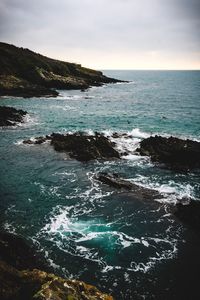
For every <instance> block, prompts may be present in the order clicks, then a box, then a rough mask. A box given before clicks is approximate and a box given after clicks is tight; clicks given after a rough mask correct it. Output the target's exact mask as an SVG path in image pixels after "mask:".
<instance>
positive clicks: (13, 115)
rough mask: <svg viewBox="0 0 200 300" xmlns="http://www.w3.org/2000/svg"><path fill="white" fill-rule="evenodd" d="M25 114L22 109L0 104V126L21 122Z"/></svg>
mask: <svg viewBox="0 0 200 300" xmlns="http://www.w3.org/2000/svg"><path fill="white" fill-rule="evenodd" d="M26 114H27V112H26V111H24V110H21V109H20V110H18V109H15V108H13V107H9V106H0V126H13V125H16V123H19V122H23V118H24V116H25V115H26Z"/></svg>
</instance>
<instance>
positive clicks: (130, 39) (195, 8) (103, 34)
mask: <svg viewBox="0 0 200 300" xmlns="http://www.w3.org/2000/svg"><path fill="white" fill-rule="evenodd" d="M199 17H200V2H199V0H167V1H165V0H137V1H136V0H95V1H94V0H57V1H55V0H40V1H39V0H34V1H27V0H1V2H0V39H1V40H2V41H5V42H9V43H13V44H16V45H19V46H24V47H29V48H31V49H33V50H36V51H37V52H42V53H44V54H46V55H50V56H53V57H58V58H61V59H66V60H73V61H82V62H83V63H85V64H86V65H89V66H94V67H96V66H98V67H101V66H100V65H99V63H98V61H99V56H101V59H100V60H101V63H102V67H104V68H105V67H108V68H109V64H110V65H111V66H113V67H115V68H117V67H118V66H119V67H120V68H121V67H122V66H123V60H124V61H126V60H127V58H129V60H130V64H129V66H130V67H133V68H134V66H135V61H136V60H135V59H134V56H135V57H137V58H138V59H140V60H141V65H143V63H144V61H145V60H146V61H147V62H148V57H150V58H149V59H150V60H151V61H152V64H153V62H154V61H155V62H156V58H157V59H159V61H160V64H161V65H160V67H161V68H162V65H166V62H167V60H169V59H171V61H174V62H175V61H176V63H177V61H178V59H180V57H182V60H181V62H180V64H182V63H183V61H184V57H185V58H187V60H188V58H189V60H190V61H191V65H192V66H194V65H195V64H196V65H198V64H199V65H198V66H200V62H199V61H200V59H199V52H200V51H199V50H200V39H199V28H200V18H199ZM152 53H154V54H153V55H152ZM102 58H104V61H105V62H106V63H103V61H102ZM119 58H120V62H119ZM125 58H126V59H125ZM95 59H96V64H95ZM109 62H110V63H109ZM164 62H165V64H164ZM137 65H138V60H137ZM124 67H127V63H124Z"/></svg>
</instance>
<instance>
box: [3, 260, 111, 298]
mask: <svg viewBox="0 0 200 300" xmlns="http://www.w3.org/2000/svg"><path fill="white" fill-rule="evenodd" d="M0 282H1V284H0V299H1V300H21V299H26V300H31V299H38V300H50V299H52V300H83V299H84V300H113V297H112V296H110V295H107V294H103V293H101V292H100V291H99V290H98V289H97V288H96V287H94V286H92V285H89V284H86V283H85V282H83V281H78V280H71V279H64V278H61V277H58V276H56V275H54V274H50V273H46V272H44V271H41V270H38V269H34V270H32V271H30V270H24V271H19V270H17V269H16V268H13V267H12V266H10V265H8V264H6V263H5V262H4V261H1V260H0Z"/></svg>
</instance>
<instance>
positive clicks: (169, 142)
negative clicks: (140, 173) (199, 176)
mask: <svg viewBox="0 0 200 300" xmlns="http://www.w3.org/2000/svg"><path fill="white" fill-rule="evenodd" d="M137 151H138V152H139V153H140V154H141V155H145V156H146V155H147V156H150V157H151V159H152V161H154V162H158V163H164V165H165V166H167V167H169V168H171V169H174V170H180V171H187V170H190V169H193V168H200V143H199V142H196V141H192V140H188V139H187V140H182V139H179V138H175V137H169V138H166V137H161V136H154V137H149V138H147V139H144V140H143V141H142V142H141V143H140V147H139V148H138V149H137Z"/></svg>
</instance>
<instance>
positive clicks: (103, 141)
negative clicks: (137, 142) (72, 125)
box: [51, 133, 120, 161]
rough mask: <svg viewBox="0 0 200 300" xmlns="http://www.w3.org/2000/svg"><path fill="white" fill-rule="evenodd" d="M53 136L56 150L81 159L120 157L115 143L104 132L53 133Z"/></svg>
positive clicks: (52, 142)
mask: <svg viewBox="0 0 200 300" xmlns="http://www.w3.org/2000/svg"><path fill="white" fill-rule="evenodd" d="M51 138H52V139H51V144H52V145H53V147H54V149H55V150H56V151H64V152H67V153H68V154H69V156H70V157H72V158H76V159H77V160H80V161H89V160H93V159H110V158H120V156H119V153H118V152H117V151H116V150H115V149H114V144H113V143H112V142H110V141H109V139H108V138H106V137H105V136H103V135H102V134H97V133H96V134H95V135H94V136H93V135H84V134H83V133H74V134H67V135H62V134H52V135H51Z"/></svg>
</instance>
